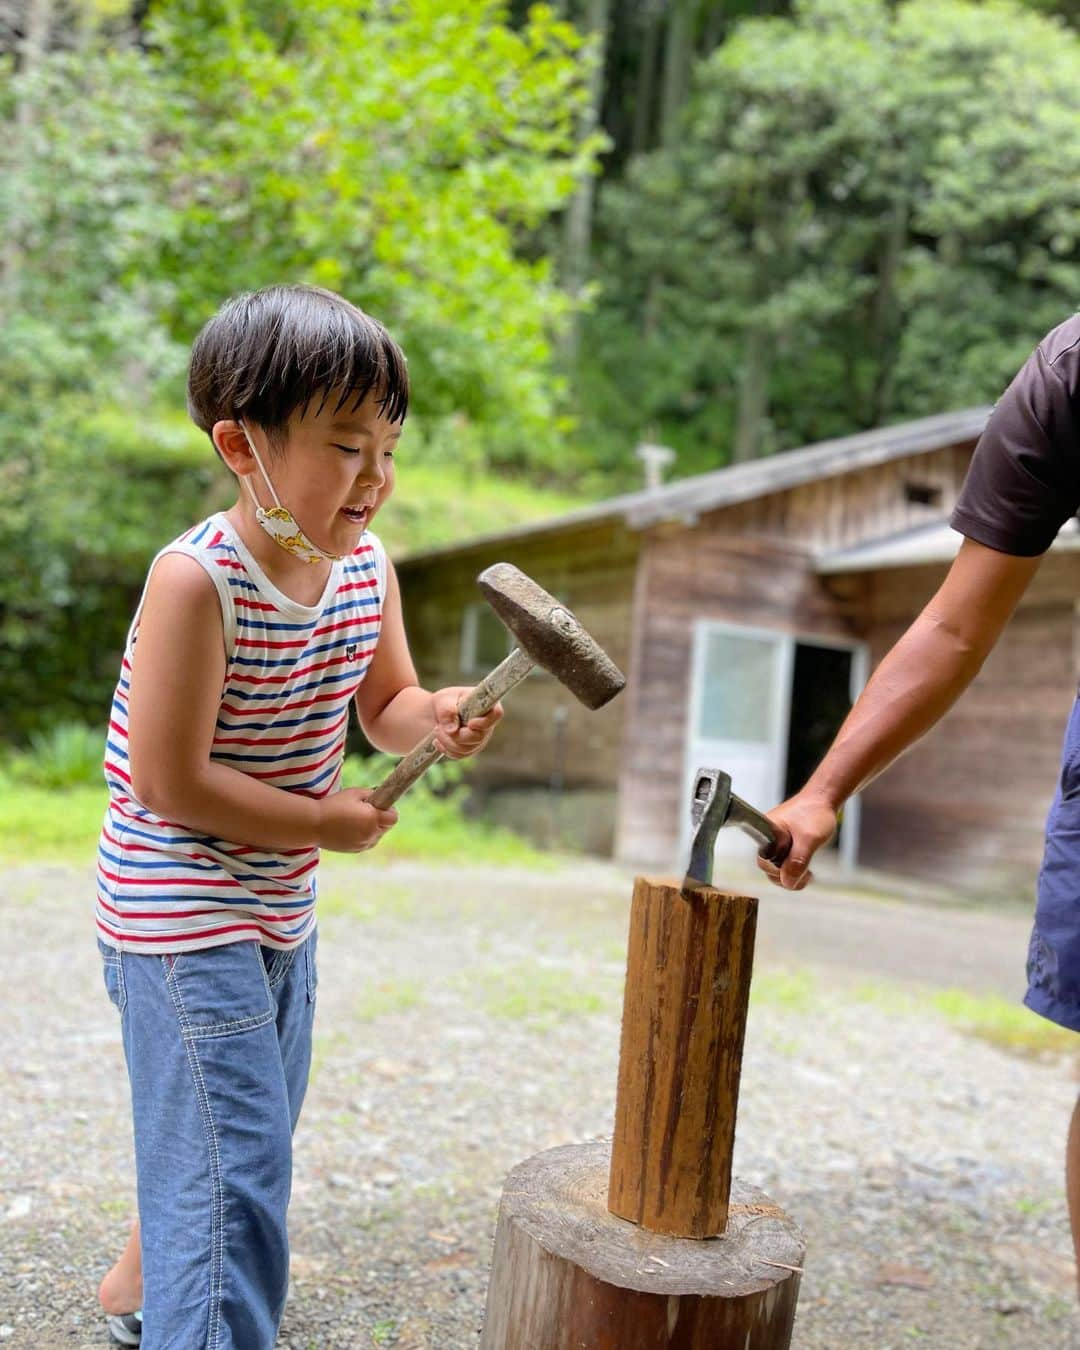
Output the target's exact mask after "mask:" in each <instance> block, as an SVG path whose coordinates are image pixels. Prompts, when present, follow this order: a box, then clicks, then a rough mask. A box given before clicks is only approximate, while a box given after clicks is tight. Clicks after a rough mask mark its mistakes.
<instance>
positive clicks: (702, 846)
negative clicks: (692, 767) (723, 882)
mask: <svg viewBox="0 0 1080 1350" xmlns="http://www.w3.org/2000/svg"><path fill="white" fill-rule="evenodd" d="M730 811H731V775H730V774H729V773H724V772H723V771H722V770H721V769H698V771H697V776H696V778H695V779H694V795H693V798H692V800H691V802H690V821H691V824H692V825H693V828H694V834H693V837H692V839H691V841H690V861H689V863H687V866H686V876H685V877H683V883H682V893H683V895H688V894H689V893H690V892H691V891H693V890H695V889H696V888H697V887H700V886H711V885H712V874H713V848H714V846H715V844H716V836H717V835H718V834H719V832H720V830H721V829H723V827H724V825H725V824H726V822H727V818H728V815H729V813H730Z"/></svg>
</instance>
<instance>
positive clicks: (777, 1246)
mask: <svg viewBox="0 0 1080 1350" xmlns="http://www.w3.org/2000/svg"><path fill="white" fill-rule="evenodd" d="M610 1167H611V1149H610V1145H609V1144H608V1143H606V1142H594V1143H588V1144H571V1145H567V1146H564V1147H561V1148H553V1149H549V1150H548V1151H547V1152H545V1153H540V1154H537V1155H536V1156H535V1157H533V1158H530V1159H529V1160H528V1161H527V1162H524V1163H521V1164H520V1166H518V1167H515V1168H514V1170H513V1171H512V1172H511V1173H510V1175H509V1177H508V1178H507V1181H506V1187H505V1189H504V1191H503V1197H502V1203H501V1205H500V1208H499V1222H498V1229H497V1232H496V1236H495V1254H494V1259H493V1264H492V1272H491V1283H490V1285H489V1287H488V1300H487V1313H486V1316H485V1321H484V1330H483V1333H482V1335H481V1339H480V1350H782V1347H786V1346H787V1345H788V1344H789V1343H790V1340H791V1329H792V1325H793V1323H794V1320H795V1303H796V1299H797V1297H798V1288H799V1273H798V1269H797V1268H798V1267H801V1265H802V1260H803V1252H804V1249H805V1248H804V1242H803V1239H802V1236H801V1234H800V1233H799V1231H798V1229H797V1228H796V1227H795V1225H794V1223H793V1222H792V1221H791V1219H789V1218H788V1217H787V1215H786V1214H784V1212H783V1210H781V1209H779V1208H778V1207H777V1206H776V1205H774V1204H773V1203H772V1202H771V1201H770V1200H769V1198H768V1196H766V1195H765V1194H764V1193H763V1192H762V1191H759V1190H757V1189H756V1188H755V1187H752V1186H746V1185H744V1184H743V1183H741V1182H739V1181H736V1182H735V1183H734V1186H733V1187H732V1191H731V1197H730V1203H729V1206H728V1224H727V1228H726V1229H725V1231H724V1234H723V1236H721V1237H713V1238H705V1239H700V1240H688V1239H686V1238H677V1237H668V1236H666V1235H663V1234H658V1233H652V1232H649V1231H648V1230H647V1229H644V1228H642V1227H640V1226H639V1225H637V1224H633V1223H630V1222H629V1221H628V1220H626V1219H620V1218H619V1217H618V1216H616V1215H614V1214H612V1213H611V1212H610V1211H609V1210H608V1208H607V1185H608V1174H609V1171H610Z"/></svg>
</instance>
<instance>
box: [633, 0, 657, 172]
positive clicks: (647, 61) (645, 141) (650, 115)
mask: <svg viewBox="0 0 1080 1350" xmlns="http://www.w3.org/2000/svg"><path fill="white" fill-rule="evenodd" d="M659 51H660V15H659V13H658V12H657V8H656V4H655V0H646V4H645V30H644V32H643V33H642V37H641V53H640V58H639V64H638V72H637V85H636V89H635V92H634V126H633V130H632V131H631V133H630V153H631V154H632V155H641V154H644V153H645V151H646V150H649V149H651V147H652V140H651V135H650V133H651V131H652V127H653V125H654V123H655V120H656V119H655V116H654V111H655V110H654V108H653V99H654V98H655V96H656V94H655V91H656V60H657V56H658V55H659Z"/></svg>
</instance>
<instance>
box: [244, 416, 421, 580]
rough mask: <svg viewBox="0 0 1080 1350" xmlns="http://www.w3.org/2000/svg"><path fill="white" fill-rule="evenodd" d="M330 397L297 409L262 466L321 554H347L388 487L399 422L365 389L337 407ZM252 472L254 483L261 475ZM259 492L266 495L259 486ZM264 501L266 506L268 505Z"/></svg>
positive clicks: (391, 476) (388, 489)
mask: <svg viewBox="0 0 1080 1350" xmlns="http://www.w3.org/2000/svg"><path fill="white" fill-rule="evenodd" d="M337 402H338V399H337V397H336V396H335V395H331V396H330V397H329V398H328V399H327V400H326V403H325V404H324V406H323V407H322V409H321V410H320V411H318V412H316V411H314V409H313V408H309V409H308V411H307V413H306V415H304V416H301V410H300V409H299V408H297V409H296V410H295V411H294V412H293V414H292V416H291V417H290V418H289V423H288V427H287V428H286V438H285V446H284V449H283V450H281V451H278V452H277V453H275V454H274V455H273V456H272V457H271V459H270V462H269V463H268V464H267V465H266V469H267V472H268V473H269V475H270V478H271V481H272V482H273V484H274V488H275V489H276V491H277V494H278V496H279V497H280V498H281V501H282V502H283V504H284V505H285V506H287V507H288V508H289V510H290V511H291V512H292V514H293V516H294V517H295V518H296V519H297V520H298V521H299V522H300V525H301V527H302V528H303V530H304V531H305V532H306V533H307V534H308V535H309V536H310V538H312V539H313V540H314V541H315V542H316V543H317V544H318V545H319V546H320V548H323V549H325V550H326V551H327V552H328V553H338V554H346V553H351V552H352V551H353V550H354V549H355V548H356V546H357V544H358V543H359V541H360V536H361V535H362V534H363V532H364V531H365V530H366V529H367V527H368V526H369V525H370V524H371V521H372V519H373V518H374V516H375V513H376V512H377V511H378V510H379V508H380V507H381V506H382V504H383V502H385V501H386V499H387V498H388V497H389V496H390V494H391V492H393V490H394V449H395V447H396V445H397V442H398V438H399V437H400V436H401V423H400V422H388V421H387V420H386V418H385V417H383V416H381V414H380V411H379V403H378V396H377V395H376V394H375V393H374V392H371V393H369V394H368V395H367V397H366V398H365V399H364V401H363V402H362V403H361V404H360V405H359V406H358V407H356V406H354V404H353V402H352V400H349V399H346V401H345V403H344V405H343V406H342V407H341V409H340V410H339V411H337V412H335V411H334V409H335V406H336V404H337ZM261 476H262V475H261V474H259V473H258V471H256V478H255V481H256V482H258V480H259V479H260V478H261ZM262 486H263V491H262V492H260V493H259V496H260V499H262V498H264V497H265V495H266V490H265V484H263V485H262ZM267 504H268V505H269V503H267Z"/></svg>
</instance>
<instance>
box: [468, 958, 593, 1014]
mask: <svg viewBox="0 0 1080 1350" xmlns="http://www.w3.org/2000/svg"><path fill="white" fill-rule="evenodd" d="M463 984H464V987H465V988H466V990H467V992H468V994H469V997H470V998H471V999H472V1001H473V1002H474V1003H476V1004H478V1005H479V1006H480V1007H482V1008H483V1009H484V1011H485V1012H487V1013H488V1015H489V1016H491V1017H503V1018H506V1019H508V1020H509V1021H515V1022H529V1023H531V1024H532V1025H534V1026H553V1025H555V1023H557V1022H559V1021H561V1020H563V1019H565V1018H573V1017H589V1016H592V1015H593V1014H595V1013H612V1012H617V1011H618V1006H617V1005H618V998H617V990H616V988H615V982H614V981H612V980H611V978H610V977H608V976H597V975H596V973H595V972H593V973H589V974H583V973H582V972H580V971H573V970H565V969H560V968H557V967H552V966H534V965H531V964H529V963H528V962H521V963H520V964H519V965H517V966H508V967H504V968H500V969H497V970H487V971H471V972H470V973H469V975H468V976H467V977H465V979H464V980H463Z"/></svg>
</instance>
